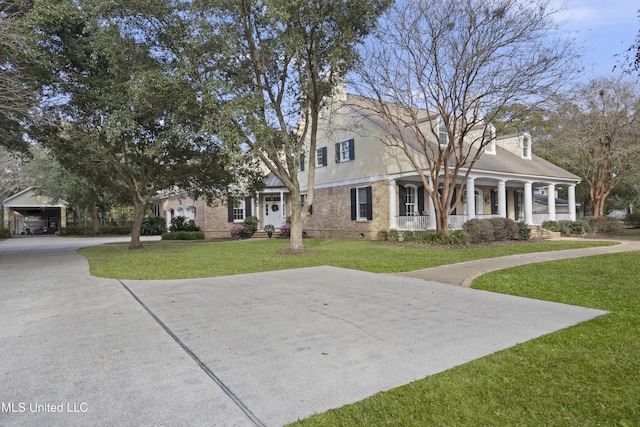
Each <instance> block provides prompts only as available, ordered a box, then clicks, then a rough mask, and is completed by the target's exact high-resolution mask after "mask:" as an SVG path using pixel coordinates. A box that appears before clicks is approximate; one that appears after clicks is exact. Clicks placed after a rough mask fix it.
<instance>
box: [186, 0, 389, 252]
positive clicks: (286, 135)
mask: <svg viewBox="0 0 640 427" xmlns="http://www.w3.org/2000/svg"><path fill="white" fill-rule="evenodd" d="M388 3H389V1H388V0H350V1H346V0H325V1H321V2H318V1H310V0H260V1H259V0H232V1H228V2H217V1H214V0H200V1H194V3H193V5H194V12H193V16H201V17H202V20H200V21H199V24H200V26H199V28H198V30H197V31H195V32H194V33H197V34H201V35H203V37H202V46H201V48H200V49H199V50H198V52H200V54H201V55H200V59H199V62H198V63H199V64H202V66H200V67H199V69H200V70H207V69H208V70H209V75H211V76H215V77H214V78H209V79H207V81H208V82H216V87H213V88H212V93H215V94H216V95H217V97H216V98H215V100H213V101H212V102H213V103H215V104H217V105H218V106H219V110H218V111H217V114H219V116H220V118H221V119H222V123H227V125H226V126H223V127H222V128H220V129H219V132H220V135H223V136H224V138H225V139H226V140H228V141H234V142H237V143H240V144H242V145H243V146H246V147H247V148H248V149H249V151H250V153H251V154H252V155H253V156H255V157H256V158H258V159H260V161H261V162H262V163H263V164H264V165H266V168H267V169H268V170H269V171H270V172H272V173H273V174H274V175H275V176H277V177H278V178H279V179H280V180H281V181H282V183H283V184H284V186H285V187H286V188H287V189H288V190H289V195H290V197H291V201H292V203H291V210H292V215H291V239H290V241H291V248H292V249H299V248H302V247H303V242H302V228H303V225H304V222H305V220H306V218H307V213H308V211H309V207H310V206H311V204H312V203H313V193H314V191H313V186H314V176H315V164H314V162H313V161H311V162H308V163H307V164H306V166H305V171H306V172H305V173H306V175H307V188H308V189H307V198H306V202H305V203H304V205H303V206H301V205H300V203H297V201H299V200H301V198H300V196H301V192H300V182H299V180H298V174H299V173H300V172H299V171H300V159H301V157H302V156H303V155H304V154H307V153H314V152H315V147H316V135H317V129H318V120H319V114H320V109H321V107H322V105H323V103H324V102H325V100H326V98H328V97H329V96H331V94H332V91H333V88H334V87H335V85H336V83H337V82H339V81H341V80H342V79H343V78H344V76H345V74H346V72H347V71H348V70H349V69H350V68H351V66H352V65H353V63H354V60H355V59H356V56H357V55H356V46H357V45H358V43H359V42H360V41H361V40H362V39H363V37H365V36H366V35H367V34H368V33H369V32H370V31H371V30H372V29H373V28H374V25H375V23H376V20H377V18H378V16H379V15H380V14H381V13H382V12H383V11H384V9H385V8H386V7H387V5H388ZM212 47H214V48H212ZM192 58H193V57H192ZM194 60H195V59H194ZM207 64H209V68H207ZM309 157H310V156H306V158H307V159H308V158H309Z"/></svg>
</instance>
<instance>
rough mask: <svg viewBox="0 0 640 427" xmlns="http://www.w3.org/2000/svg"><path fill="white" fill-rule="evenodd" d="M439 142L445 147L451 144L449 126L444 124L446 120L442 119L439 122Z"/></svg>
mask: <svg viewBox="0 0 640 427" xmlns="http://www.w3.org/2000/svg"><path fill="white" fill-rule="evenodd" d="M438 142H440V145H441V146H443V147H446V146H447V145H449V132H447V126H446V125H445V124H444V120H440V123H438Z"/></svg>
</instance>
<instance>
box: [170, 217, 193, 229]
mask: <svg viewBox="0 0 640 427" xmlns="http://www.w3.org/2000/svg"><path fill="white" fill-rule="evenodd" d="M188 224H189V223H188V222H187V218H186V217H184V216H182V215H178V216H174V217H173V218H171V225H170V226H169V231H185V230H186V228H187V225H188Z"/></svg>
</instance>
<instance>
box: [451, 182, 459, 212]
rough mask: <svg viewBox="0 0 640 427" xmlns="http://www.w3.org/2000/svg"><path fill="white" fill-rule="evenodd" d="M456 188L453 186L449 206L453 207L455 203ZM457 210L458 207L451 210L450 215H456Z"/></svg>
mask: <svg viewBox="0 0 640 427" xmlns="http://www.w3.org/2000/svg"><path fill="white" fill-rule="evenodd" d="M456 190H458V189H457V188H456V187H453V196H452V197H451V205H450V207H453V205H455V204H456V196H457V195H458V194H457V193H458V192H457V191H456ZM457 211H458V208H455V209H454V210H453V212H451V215H457V213H456V212H457Z"/></svg>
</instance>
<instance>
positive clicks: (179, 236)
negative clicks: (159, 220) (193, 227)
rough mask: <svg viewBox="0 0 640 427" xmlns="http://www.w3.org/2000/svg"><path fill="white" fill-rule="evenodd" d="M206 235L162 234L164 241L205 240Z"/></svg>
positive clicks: (194, 233) (201, 233)
mask: <svg viewBox="0 0 640 427" xmlns="http://www.w3.org/2000/svg"><path fill="white" fill-rule="evenodd" d="M203 239H204V233H203V232H202V231H172V232H170V233H162V240H203Z"/></svg>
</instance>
